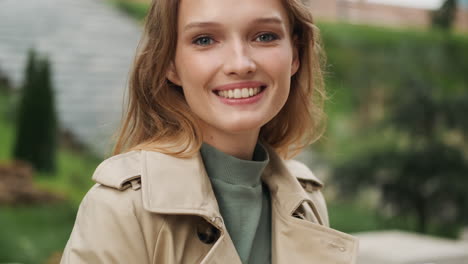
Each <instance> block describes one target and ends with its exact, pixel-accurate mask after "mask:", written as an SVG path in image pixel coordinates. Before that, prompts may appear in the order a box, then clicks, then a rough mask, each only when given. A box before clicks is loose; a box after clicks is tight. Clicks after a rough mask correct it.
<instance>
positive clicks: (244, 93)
mask: <svg viewBox="0 0 468 264" xmlns="http://www.w3.org/2000/svg"><path fill="white" fill-rule="evenodd" d="M265 89H266V86H260V87H246V88H236V89H229V90H218V91H214V93H215V94H216V95H217V96H219V97H223V98H226V99H244V98H249V97H254V96H256V95H257V94H259V93H261V92H262V91H263V90H265Z"/></svg>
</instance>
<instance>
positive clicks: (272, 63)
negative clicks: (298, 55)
mask: <svg viewBox="0 0 468 264" xmlns="http://www.w3.org/2000/svg"><path fill="white" fill-rule="evenodd" d="M258 55H259V56H258V57H257V58H258V60H257V61H259V62H260V61H261V64H262V68H264V69H265V70H266V71H267V72H268V73H269V75H270V76H272V77H274V78H276V79H278V80H277V81H278V82H282V81H284V78H287V79H289V78H290V77H291V74H290V73H291V62H292V52H291V50H290V48H287V47H282V48H277V49H271V50H265V51H262V52H259V53H258ZM282 84H283V83H282Z"/></svg>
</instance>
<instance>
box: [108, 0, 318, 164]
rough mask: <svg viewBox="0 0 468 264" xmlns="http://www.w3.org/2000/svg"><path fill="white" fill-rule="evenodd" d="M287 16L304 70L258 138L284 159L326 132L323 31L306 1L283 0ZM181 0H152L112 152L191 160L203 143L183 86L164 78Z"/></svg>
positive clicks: (170, 57) (299, 70) (301, 66)
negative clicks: (152, 152) (155, 153)
mask: <svg viewBox="0 0 468 264" xmlns="http://www.w3.org/2000/svg"><path fill="white" fill-rule="evenodd" d="M282 1H283V3H284V7H285V9H286V12H287V13H288V15H289V20H290V25H291V33H292V36H291V37H292V38H294V39H295V44H296V45H297V48H298V56H299V60H300V66H299V69H298V71H297V73H296V74H295V75H294V76H293V77H292V79H291V90H290V94H289V97H288V99H287V101H286V104H285V105H284V107H283V108H282V109H281V111H280V112H279V113H278V115H276V116H275V117H274V118H273V119H272V120H271V121H269V122H268V123H267V124H265V125H264V126H263V127H262V128H261V130H260V135H259V140H260V141H261V142H263V143H264V144H268V145H269V146H271V147H272V148H273V149H275V151H276V152H277V153H278V154H280V155H281V156H282V157H283V158H291V157H293V156H295V155H296V154H298V153H299V152H300V151H301V150H302V149H303V148H305V147H306V146H308V145H309V144H311V143H312V142H314V141H315V140H317V139H318V138H319V137H320V136H321V135H322V134H323V131H324V120H325V114H324V112H323V104H324V101H325V98H326V95H325V89H324V83H323V77H322V70H321V69H322V65H323V64H324V61H325V59H324V56H323V52H322V49H321V45H320V39H319V30H318V28H317V27H316V26H315V24H314V22H313V18H312V14H311V11H310V8H309V7H308V6H307V4H306V3H305V1H304V0H282ZM178 7H179V1H178V0H153V1H152V3H151V6H150V9H149V13H148V15H147V17H146V21H145V26H144V32H143V36H142V39H141V41H140V44H139V47H138V50H137V55H136V57H135V61H134V65H133V69H132V71H131V75H130V80H129V96H128V104H127V106H128V108H127V110H126V112H125V114H124V117H123V122H122V125H121V128H120V131H119V133H118V135H117V140H116V144H115V147H114V152H113V153H114V154H119V153H123V152H126V151H130V150H134V149H147V150H155V151H159V152H162V153H166V154H170V155H173V156H176V157H181V158H184V157H190V156H192V155H193V154H194V153H196V152H197V151H198V150H199V149H200V146H201V144H202V134H201V131H200V127H199V126H198V125H197V121H196V120H197V118H196V117H195V115H194V113H193V112H192V111H191V110H190V108H189V106H188V104H187V102H186V101H185V98H184V95H183V93H182V92H181V89H177V88H180V87H177V86H175V85H174V84H173V83H171V82H170V81H168V80H167V78H166V74H167V70H168V68H169V66H170V63H171V61H172V60H173V59H174V57H175V47H176V43H177V15H178Z"/></svg>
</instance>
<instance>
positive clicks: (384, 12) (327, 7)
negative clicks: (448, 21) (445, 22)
mask: <svg viewBox="0 0 468 264" xmlns="http://www.w3.org/2000/svg"><path fill="white" fill-rule="evenodd" d="M310 3H311V6H312V9H313V10H314V13H315V15H316V17H317V18H318V19H319V20H325V21H331V22H348V23H358V24H370V25H379V26H390V27H400V28H401V27H414V28H428V27H430V26H431V11H432V10H434V9H436V8H439V7H440V5H441V4H442V1H439V0H433V1H431V0H429V1H424V0H419V1H402V0H328V1H327V0H313V1H311V2H310ZM458 3H459V9H458V10H457V14H456V19H455V23H454V28H455V29H456V30H458V31H465V32H466V31H468V1H466V0H462V1H459V2H458Z"/></svg>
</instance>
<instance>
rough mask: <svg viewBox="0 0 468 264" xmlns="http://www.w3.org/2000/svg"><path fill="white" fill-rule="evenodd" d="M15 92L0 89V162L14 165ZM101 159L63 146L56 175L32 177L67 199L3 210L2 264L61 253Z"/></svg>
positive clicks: (0, 214) (32, 261)
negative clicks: (12, 160)
mask: <svg viewBox="0 0 468 264" xmlns="http://www.w3.org/2000/svg"><path fill="white" fill-rule="evenodd" d="M8 91H11V89H3V87H0V163H6V162H9V160H11V159H12V158H13V157H12V152H13V151H12V150H13V142H14V141H15V137H16V133H15V129H16V128H15V126H14V124H13V123H12V122H13V119H11V118H10V114H11V109H10V108H11V107H12V106H13V105H12V102H13V101H14V100H12V99H13V98H12V97H14V96H15V95H14V94H13V93H11V92H8ZM99 162H100V159H99V158H97V157H95V156H93V155H91V154H89V153H87V152H77V151H74V150H70V149H66V148H64V147H59V149H58V153H57V169H56V171H55V172H41V173H36V174H35V175H34V180H35V185H37V186H38V187H39V188H41V189H46V190H49V191H52V192H54V193H56V194H58V195H59V196H61V197H64V198H66V200H67V201H66V202H60V203H54V204H45V205H34V206H26V205H23V206H21V205H17V206H9V207H7V206H2V207H0V226H2V228H1V231H0V263H25V264H29V263H30V264H37V263H45V261H46V259H48V258H49V257H50V256H51V255H52V254H54V253H56V252H61V251H62V250H63V248H64V247H65V243H66V241H67V239H68V238H69V236H70V232H71V230H72V227H73V223H74V220H75V216H76V212H77V208H78V205H79V203H80V201H81V199H82V198H83V196H84V194H85V193H86V192H87V190H88V189H89V188H90V187H91V186H92V185H93V182H92V181H91V175H92V174H93V172H94V170H95V168H96V167H97V165H98V164H99Z"/></svg>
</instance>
